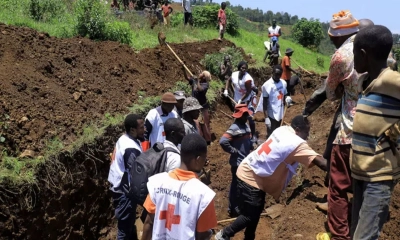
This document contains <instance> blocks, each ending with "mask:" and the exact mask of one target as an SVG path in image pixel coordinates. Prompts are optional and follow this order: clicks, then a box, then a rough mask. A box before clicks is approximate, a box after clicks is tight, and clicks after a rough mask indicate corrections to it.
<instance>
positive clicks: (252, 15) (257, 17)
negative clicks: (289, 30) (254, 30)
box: [192, 0, 299, 25]
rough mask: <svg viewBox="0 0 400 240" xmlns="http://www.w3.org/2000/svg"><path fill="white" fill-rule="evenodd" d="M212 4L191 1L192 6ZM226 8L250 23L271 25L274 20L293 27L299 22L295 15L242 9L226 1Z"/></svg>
mask: <svg viewBox="0 0 400 240" xmlns="http://www.w3.org/2000/svg"><path fill="white" fill-rule="evenodd" d="M210 3H213V1H212V0H192V4H195V5H205V4H210ZM226 6H227V7H228V8H230V9H232V11H233V12H234V13H236V14H238V15H239V16H240V17H243V18H245V19H248V20H250V21H252V22H259V23H263V22H267V23H271V22H272V20H273V19H276V21H277V22H278V23H279V24H283V25H293V24H295V23H296V22H297V21H299V17H298V16H297V15H293V16H292V15H291V14H289V13H287V12H276V13H274V12H272V11H271V10H268V11H266V12H264V11H263V10H261V9H259V8H256V9H252V8H244V7H242V6H241V5H237V6H233V5H231V3H230V2H229V1H226Z"/></svg>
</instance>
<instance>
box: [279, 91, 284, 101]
mask: <svg viewBox="0 0 400 240" xmlns="http://www.w3.org/2000/svg"><path fill="white" fill-rule="evenodd" d="M282 98H283V93H282V91H279V95H278V100H282Z"/></svg>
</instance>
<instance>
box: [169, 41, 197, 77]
mask: <svg viewBox="0 0 400 240" xmlns="http://www.w3.org/2000/svg"><path fill="white" fill-rule="evenodd" d="M165 45H167V47H168V48H169V50H171V52H172V53H173V54H174V56H175V57H176V59H178V61H179V62H180V63H181V64H183V67H184V68H185V69H186V71H188V73H189V74H190V76H193V73H192V72H191V71H190V70H189V68H187V67H186V65H185V63H183V61H182V60H181V59H180V58H179V57H178V55H176V53H175V51H174V50H173V49H172V48H171V47H170V46H169V44H168V43H167V42H165Z"/></svg>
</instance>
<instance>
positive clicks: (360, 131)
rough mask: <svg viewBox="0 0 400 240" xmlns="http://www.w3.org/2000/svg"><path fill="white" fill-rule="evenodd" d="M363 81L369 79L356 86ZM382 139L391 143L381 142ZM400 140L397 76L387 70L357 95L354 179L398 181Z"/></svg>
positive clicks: (353, 148)
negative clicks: (399, 139) (387, 137)
mask: <svg viewBox="0 0 400 240" xmlns="http://www.w3.org/2000/svg"><path fill="white" fill-rule="evenodd" d="M366 79H368V75H363V76H362V78H361V79H360V83H359V86H361V85H362V82H363V81H364V80H366ZM360 90H361V89H360ZM385 135H386V136H389V137H390V139H391V140H390V141H389V140H383V141H381V140H382V139H385V138H384V136H385ZM399 136H400V74H399V73H398V72H394V71H392V70H390V69H389V68H387V69H385V70H384V71H382V72H381V74H380V75H379V76H378V78H376V79H374V80H373V81H372V82H371V83H370V85H369V86H368V87H367V88H366V89H365V90H364V91H362V92H360V96H359V100H358V103H357V110H356V113H355V116H354V124H353V141H352V157H351V163H350V166H351V171H352V176H353V178H355V179H357V180H361V181H367V182H376V181H386V180H395V179H398V178H400V153H399V150H398V146H399V145H398V138H399ZM390 142H391V143H390ZM396 142H397V144H396ZM396 145H397V148H396Z"/></svg>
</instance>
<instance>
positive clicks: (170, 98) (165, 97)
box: [161, 92, 176, 103]
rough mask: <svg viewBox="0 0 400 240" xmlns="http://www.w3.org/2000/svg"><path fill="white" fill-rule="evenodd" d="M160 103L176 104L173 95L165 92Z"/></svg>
mask: <svg viewBox="0 0 400 240" xmlns="http://www.w3.org/2000/svg"><path fill="white" fill-rule="evenodd" d="M161 102H163V103H176V99H175V96H174V94H173V93H171V92H166V93H164V94H163V95H162V97H161Z"/></svg>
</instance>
